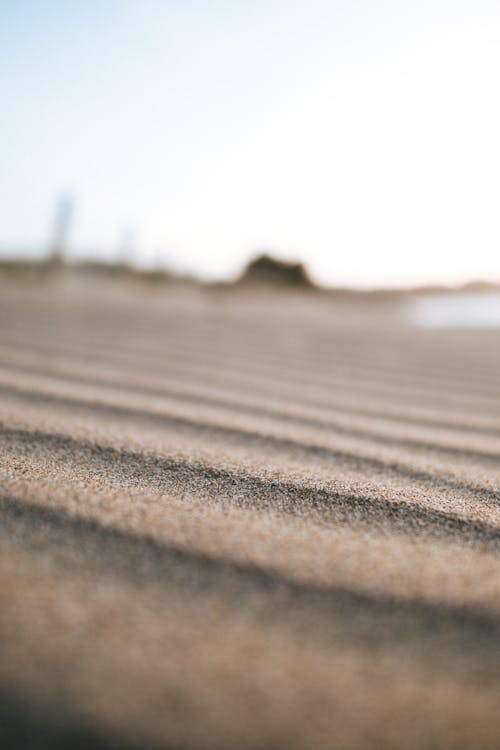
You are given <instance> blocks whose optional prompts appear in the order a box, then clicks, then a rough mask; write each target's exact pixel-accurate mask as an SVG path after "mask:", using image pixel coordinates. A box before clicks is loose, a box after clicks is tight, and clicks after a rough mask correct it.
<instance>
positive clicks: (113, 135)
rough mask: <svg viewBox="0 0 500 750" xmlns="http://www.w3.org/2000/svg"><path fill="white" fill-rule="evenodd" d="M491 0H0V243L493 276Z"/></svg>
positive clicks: (498, 230)
mask: <svg viewBox="0 0 500 750" xmlns="http://www.w3.org/2000/svg"><path fill="white" fill-rule="evenodd" d="M499 92H500V2H498V0H469V2H462V1H461V0H419V2H415V0H393V1H392V2H390V1H387V2H381V1H380V0H301V1H294V0H288V2H285V0H232V1H231V2H229V0H64V1H63V0H50V1H49V0H0V96H1V99H0V101H1V110H0V111H1V117H0V252H2V253H3V254H4V255H5V254H12V253H13V252H17V253H23V252H24V253H27V252H40V251H41V250H44V249H46V248H47V246H48V245H49V243H50V238H51V232H52V228H53V224H54V213H55V210H56V206H57V202H58V200H60V198H61V196H64V195H68V196H72V198H73V201H74V212H73V219H72V222H71V228H70V234H69V239H68V248H69V254H70V255H71V256H73V257H82V256H85V255H89V254H90V255H100V256H101V257H103V258H106V259H113V258H116V257H123V255H124V253H128V255H129V256H130V258H133V259H134V260H136V261H137V262H139V263H141V264H144V265H148V264H149V265H151V264H158V263H162V264H166V265H170V266H173V267H175V268H177V269H181V270H185V271H190V272H195V273H198V274H201V275H202V276H204V277H208V278H220V277H224V276H230V275H234V274H235V273H237V272H238V270H239V269H240V268H241V266H242V265H243V264H244V263H245V262H246V260H247V259H248V258H249V256H251V255H252V254H255V253H257V252H260V251H262V250H268V251H271V252H273V253H275V254H276V255H278V256H280V257H283V258H290V259H300V260H303V261H305V262H306V263H307V265H308V267H309V268H310V270H311V272H312V274H313V276H314V277H315V278H316V279H317V280H318V281H319V282H321V283H325V284H340V285H351V286H356V287H376V286H401V285H402V286H407V285H413V284H425V283H433V282H436V283H450V284H454V283H461V282H463V281H466V280H470V279H478V278H483V279H488V280H500V95H499Z"/></svg>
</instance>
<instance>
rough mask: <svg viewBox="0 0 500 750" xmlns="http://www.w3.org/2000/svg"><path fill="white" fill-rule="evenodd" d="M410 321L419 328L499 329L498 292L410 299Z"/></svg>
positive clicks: (499, 295) (499, 293)
mask: <svg viewBox="0 0 500 750" xmlns="http://www.w3.org/2000/svg"><path fill="white" fill-rule="evenodd" d="M410 319H411V322H412V323H413V324H414V325H417V326H419V327H420V328H500V292H477V293H470V294H459V293H457V294H436V295H433V296H430V297H421V298H420V299H415V300H412V302H411V304H410Z"/></svg>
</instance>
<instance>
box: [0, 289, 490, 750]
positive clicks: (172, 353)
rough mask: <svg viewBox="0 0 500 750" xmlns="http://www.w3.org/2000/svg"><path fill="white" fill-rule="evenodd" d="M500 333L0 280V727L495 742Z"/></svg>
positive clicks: (286, 301) (62, 735)
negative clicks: (1, 283)
mask: <svg viewBox="0 0 500 750" xmlns="http://www.w3.org/2000/svg"><path fill="white" fill-rule="evenodd" d="M499 339H500V334H499V333H498V332H496V331H494V330H490V331H483V332H481V331H475V332H474V331H470V330H469V331H460V330H453V331H448V332H446V331H438V330H433V331H425V330H417V329H413V328H410V327H409V326H407V325H406V324H405V323H404V321H403V319H402V317H401V316H400V315H399V313H398V311H397V309H396V308H394V309H391V308H390V307H387V306H385V305H381V304H379V305H375V304H368V303H367V304H363V305H359V304H355V303H354V302H353V301H349V300H344V301H343V302H342V303H340V302H335V301H332V300H327V299H321V298H318V299H317V298H315V297H314V296H304V297H300V296H291V295H287V294H281V295H278V296H276V297H274V298H273V297H271V296H269V295H267V296H257V295H256V294H254V295H252V294H250V293H246V294H245V295H241V294H240V295H236V294H234V293H224V292H215V291H211V292H208V291H204V292H201V291H196V290H194V289H192V290H184V291H179V290H175V289H172V290H168V289H167V290H164V291H160V290H155V289H153V290H150V291H148V290H147V289H145V288H142V289H137V288H132V287H130V288H125V287H118V286H117V285H114V286H112V285H109V286H103V285H98V286H96V287H93V288H91V287H90V286H89V285H88V284H87V285H84V284H76V283H74V282H73V283H69V282H68V283H62V282H61V283H59V284H52V285H47V286H45V287H43V288H37V287H35V286H30V285H28V284H25V285H20V286H18V287H14V286H2V287H1V289H0V427H1V430H0V445H1V451H0V457H1V466H0V477H1V481H0V488H1V490H0V650H1V653H0V745H1V746H2V747H6V748H11V747H12V748H14V747H15V748H21V747H22V748H30V749H31V748H37V749H38V748H66V747H68V748H70V747H71V748H91V749H92V748H102V749H103V750H108V748H123V749H124V750H127V749H128V748H142V749H143V750H147V749H148V748H169V749H170V748H189V749H190V748H193V749H199V750H205V749H211V748H213V749H214V750H215V749H217V750H221V749H223V748H239V749H245V748H252V749H253V748H255V749H257V748H258V749H259V750H262V749H264V748H287V750H294V749H295V748H297V749H299V748H302V749H304V750H311V749H314V750H322V748H335V749H343V748H348V749H350V748H352V749H353V750H354V749H356V750H358V749H359V748H361V749H364V748H366V749H371V748H374V749H375V748H376V749H377V750H378V749H382V748H383V749H384V750H389V749H392V748H393V749H394V750H399V749H401V748H415V750H417V749H418V750H424V749H426V748H429V749H431V748H443V750H452V749H453V748H463V749H464V750H475V749H477V748H491V749H492V750H493V749H496V748H498V747H500V712H499V705H500V566H499V551H500V377H499V375H500V340H499Z"/></svg>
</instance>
